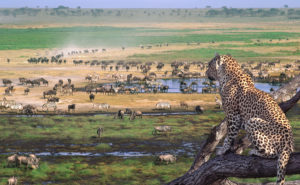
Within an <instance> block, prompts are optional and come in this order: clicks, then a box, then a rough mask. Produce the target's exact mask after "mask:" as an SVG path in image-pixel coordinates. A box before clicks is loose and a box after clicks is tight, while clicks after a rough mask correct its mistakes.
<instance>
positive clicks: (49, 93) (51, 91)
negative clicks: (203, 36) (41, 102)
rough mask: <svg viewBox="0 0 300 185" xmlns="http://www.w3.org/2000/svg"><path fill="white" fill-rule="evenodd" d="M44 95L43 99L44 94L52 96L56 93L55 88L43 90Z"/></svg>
mask: <svg viewBox="0 0 300 185" xmlns="http://www.w3.org/2000/svg"><path fill="white" fill-rule="evenodd" d="M43 95H44V99H45V98H46V96H53V95H56V90H48V91H44V92H43Z"/></svg>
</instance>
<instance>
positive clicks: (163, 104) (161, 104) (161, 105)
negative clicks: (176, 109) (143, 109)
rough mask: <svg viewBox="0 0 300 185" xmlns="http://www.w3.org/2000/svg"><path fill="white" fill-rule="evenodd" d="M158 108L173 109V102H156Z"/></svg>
mask: <svg viewBox="0 0 300 185" xmlns="http://www.w3.org/2000/svg"><path fill="white" fill-rule="evenodd" d="M156 108H157V109H171V104H170V103H169V102H159V103H157V104H156Z"/></svg>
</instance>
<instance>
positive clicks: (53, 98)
mask: <svg viewBox="0 0 300 185" xmlns="http://www.w3.org/2000/svg"><path fill="white" fill-rule="evenodd" d="M47 102H48V103H49V102H59V98H58V97H50V98H48V99H47Z"/></svg>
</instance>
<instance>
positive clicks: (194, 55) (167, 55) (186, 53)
mask: <svg viewBox="0 0 300 185" xmlns="http://www.w3.org/2000/svg"><path fill="white" fill-rule="evenodd" d="M216 52H217V53H219V54H222V55H223V54H231V55H232V56H234V57H235V58H239V57H242V58H244V57H265V56H271V55H272V54H271V53H265V54H260V53H255V52H253V51H244V50H236V49H220V48H218V47H215V48H199V49H188V50H180V51H167V52H163V53H161V54H149V55H146V54H135V55H132V56H130V58H135V59H144V60H149V61H153V60H163V61H174V60H187V59H188V60H199V59H208V58H211V56H214V55H215V53H216Z"/></svg>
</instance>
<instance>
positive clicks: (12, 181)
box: [7, 176, 18, 185]
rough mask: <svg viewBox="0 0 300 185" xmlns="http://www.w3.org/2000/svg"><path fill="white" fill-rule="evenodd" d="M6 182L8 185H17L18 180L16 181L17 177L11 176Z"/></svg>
mask: <svg viewBox="0 0 300 185" xmlns="http://www.w3.org/2000/svg"><path fill="white" fill-rule="evenodd" d="M7 182H8V185H17V184H18V179H17V177H15V176H13V177H11V178H9V179H8V180H7Z"/></svg>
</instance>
